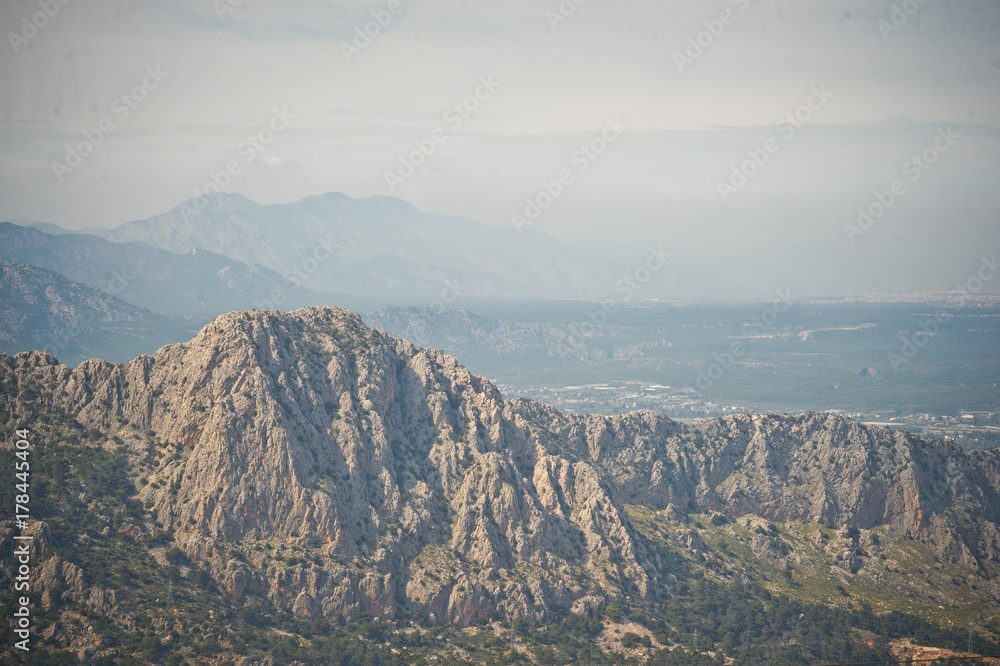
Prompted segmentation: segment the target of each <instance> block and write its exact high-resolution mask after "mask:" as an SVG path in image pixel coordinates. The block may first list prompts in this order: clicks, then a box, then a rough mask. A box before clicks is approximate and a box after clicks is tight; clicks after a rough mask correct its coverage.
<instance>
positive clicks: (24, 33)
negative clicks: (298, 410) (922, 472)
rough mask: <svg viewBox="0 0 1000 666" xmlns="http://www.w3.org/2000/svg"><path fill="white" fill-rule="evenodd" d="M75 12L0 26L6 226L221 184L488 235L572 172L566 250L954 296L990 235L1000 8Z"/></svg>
mask: <svg viewBox="0 0 1000 666" xmlns="http://www.w3.org/2000/svg"><path fill="white" fill-rule="evenodd" d="M46 1H51V3H52V5H51V6H50V7H49V12H50V14H54V15H52V16H51V17H50V16H45V15H44V14H42V13H40V12H43V6H44V5H45V2H46ZM63 1H64V2H66V4H65V5H62V4H59V2H58V0H42V2H39V1H38V0H35V1H27V0H24V1H22V0H8V1H7V2H4V3H3V6H2V8H0V25H2V27H3V32H4V35H5V38H4V43H3V44H2V48H0V50H2V51H3V56H2V57H0V77H2V81H3V84H4V86H3V90H4V94H3V95H2V96H0V107H2V120H0V174H2V179H3V181H2V182H3V185H2V187H3V189H2V197H0V219H9V218H15V217H26V218H32V219H38V220H43V221H48V222H55V223H58V224H61V225H64V226H67V227H73V228H77V227H85V226H89V225H98V226H115V225H118V224H120V223H122V222H125V221H128V220H131V219H140V218H144V217H148V216H150V215H153V214H156V213H159V212H163V211H165V210H167V209H169V208H171V207H173V206H175V205H176V204H178V203H180V202H181V201H182V200H185V199H188V198H190V197H191V196H193V194H194V191H195V189H199V190H200V189H202V188H204V186H205V185H206V184H207V183H209V182H211V174H212V173H217V172H220V171H224V170H225V169H226V165H227V162H230V161H231V162H233V163H235V167H237V168H236V169H233V170H234V171H238V173H236V175H233V176H231V177H230V178H229V183H228V186H226V187H225V188H224V189H226V190H227V191H232V192H240V193H242V194H245V195H246V196H248V197H250V198H251V199H253V200H255V201H257V202H260V203H274V202H291V201H295V200H297V199H300V198H302V197H304V196H308V195H311V194H319V193H323V192H329V191H339V192H344V193H346V194H349V195H351V196H353V197H365V196H370V195H376V194H394V195H395V196H399V197H401V198H403V199H405V200H407V201H409V202H411V203H413V204H414V205H416V206H418V207H420V208H422V209H424V210H427V211H431V212H437V213H447V214H454V215H463V216H468V217H472V218H475V219H478V220H480V221H482V222H485V223H487V224H493V225H510V224H511V215H512V214H514V213H522V214H523V213H524V211H525V207H526V203H525V198H526V197H531V198H535V197H536V196H537V195H538V194H539V193H540V192H544V189H543V186H542V182H543V181H546V182H551V181H557V180H558V178H559V175H560V172H563V171H566V172H567V173H568V175H569V178H567V183H568V184H565V185H564V186H563V188H562V192H561V194H560V195H559V196H558V197H556V198H555V200H554V202H552V204H551V205H550V206H549V208H548V209H547V210H545V211H544V212H543V213H542V214H541V215H540V216H539V217H538V218H537V219H536V220H534V221H532V225H533V226H535V227H536V228H538V229H542V230H544V231H547V232H549V233H552V234H553V235H555V236H557V237H560V238H563V239H566V240H588V241H593V240H600V241H608V240H618V241H643V240H658V241H662V240H663V239H664V238H668V239H670V240H672V241H675V242H677V243H680V244H700V245H702V246H703V247H713V248H717V249H718V252H719V254H721V255H725V254H732V253H737V252H742V253H748V252H749V253H765V252H769V251H770V249H772V248H775V247H778V246H780V247H787V246H789V245H790V244H805V245H804V246H803V247H805V248H809V247H813V246H814V245H813V244H822V245H819V247H828V248H831V251H835V252H872V253H878V252H890V253H891V252H896V253H897V254H898V253H900V252H902V253H912V255H913V256H914V257H921V258H925V257H927V256H928V255H930V254H931V253H935V252H940V253H942V256H945V257H946V259H945V261H947V262H952V263H953V266H952V268H953V269H954V271H957V274H961V271H962V270H964V269H963V268H962V266H963V265H964V264H965V263H967V264H968V265H969V267H970V268H974V267H975V266H976V264H977V263H978V260H979V255H980V254H982V253H983V252H990V251H992V252H995V251H996V244H997V240H998V238H1000V233H998V229H1000V224H998V216H997V214H998V212H1000V187H998V184H1000V141H998V138H1000V137H998V127H1000V44H998V38H1000V3H997V2H995V0H969V1H961V2H958V1H956V2H937V1H935V0H928V1H927V2H925V3H923V4H921V3H920V2H918V1H917V0H907V2H902V1H899V2H895V3H893V2H880V1H866V2H847V1H844V0H829V1H827V0H812V1H810V2H788V1H778V0H760V1H759V2H753V1H750V0H739V1H736V2H734V1H733V0H717V1H714V2H706V1H704V0H698V1H693V0H692V1H685V2H678V1H661V2H653V1H651V0H646V1H643V2H636V1H633V2H628V1H625V2H622V1H617V2H609V1H608V0H576V1H577V2H580V4H579V5H577V4H576V3H575V2H573V0H564V1H563V2H562V3H561V4H560V2H559V1H557V0H547V1H542V2H528V1H525V2H519V1H514V0H503V1H495V2H477V1H474V0H421V1H420V2H416V1H407V0H399V1H398V2H395V1H394V2H388V1H373V2H354V1H342V2H336V3H333V2H321V1H318V0H317V1H309V0H292V1H287V0H283V1H282V2H277V1H270V0H242V2H239V0H217V1H216V2H215V3H214V4H213V3H212V2H210V1H208V0H199V1H197V2H194V1H190V0H174V1H167V0H164V1H162V2H144V1H140V0H133V1H131V2H125V1H120V2H119V1H112V0H105V1H101V0H97V1H88V2H84V1H83V0H68V1H67V0H63ZM560 7H562V10H560ZM53 8H57V10H54V9H53ZM570 9H572V10H573V11H572V12H570V11H569V10H570ZM392 10H396V13H393V11H392ZM907 11H909V12H911V13H907ZM373 12H374V14H373ZM378 19H381V21H382V23H384V24H385V25H379V24H378V23H375V21H377V20H378ZM563 19H564V20H563ZM32 22H33V23H35V24H36V25H41V27H40V28H38V29H37V31H35V30H34V27H35V26H31V27H28V25H29V24H31V23H32ZM366 27H367V28H368V30H369V32H370V33H373V34H375V36H374V37H370V38H367V39H368V43H367V46H365V42H364V41H363V40H361V39H358V40H357V43H356V44H355V40H356V38H357V35H358V31H364V30H365V28H366ZM376 28H377V30H376ZM36 32H37V34H35V33H36ZM713 33H717V34H713ZM29 36H30V38H29ZM689 40H690V41H689ZM698 41H700V42H701V43H702V46H700V47H693V46H691V44H692V43H697V42H698ZM345 45H351V47H353V49H355V50H351V49H348V51H349V53H347V54H346V55H345ZM706 45H707V46H706ZM699 49H700V53H699ZM677 54H680V55H683V56H684V58H687V60H684V59H679V58H678V55H677ZM150 72H158V74H157V75H156V76H153V75H152V74H151V73H150ZM481 81H487V82H492V83H491V85H490V86H488V87H487V86H484V85H483V84H482V83H481ZM137 86H138V88H137ZM477 92H478V93H479V99H476V98H475V95H476V93H477ZM123 95H124V96H125V97H124V99H123V98H122V96H123ZM470 96H472V97H470ZM466 98H468V99H466ZM463 100H465V104H466V107H465V109H463V111H462V112H461V114H464V116H467V117H463V115H460V114H459V112H456V111H452V112H451V113H450V114H447V115H446V112H447V111H448V110H449V108H451V107H452V106H453V105H454V104H456V103H459V104H461V103H463ZM810 104H811V105H812V108H809V105H810ZM796 113H798V114H799V119H798V120H796V121H795V123H796V124H797V125H798V127H796V126H795V125H793V124H789V123H787V122H786V123H785V124H784V125H782V126H780V127H779V126H776V122H777V121H778V120H779V119H781V118H783V117H785V116H786V115H787V114H793V118H794V114H796ZM102 121H103V122H104V127H105V128H109V127H112V126H113V128H112V129H111V131H110V132H107V133H105V132H102V131H101V130H100V128H101V125H102ZM609 122H610V123H611V125H610V126H609V124H608V123H609ZM269 124H270V125H271V127H272V128H274V129H277V130H278V131H276V132H274V133H273V134H269V132H270V130H268V129H266V128H268V125H269ZM609 127H615V128H616V129H608V128H609ZM949 128H950V130H949ZM602 131H603V132H604V135H605V136H604V137H603V138H599V137H601V136H602ZM85 132H88V133H89V136H90V137H91V139H87V138H86V135H85V134H84V133H85ZM262 132H263V133H262ZM249 137H257V138H256V141H257V148H253V147H252V146H251V144H250V143H244V142H247V141H248V138H249ZM435 137H436V138H437V139H438V141H435V140H434V139H435ZM95 139H100V141H99V142H98V141H95ZM268 139H271V140H270V141H269V142H268V141H267V140H268ZM612 139H613V141H611V140H612ZM606 140H607V141H606ZM88 141H93V142H94V143H97V144H98V145H95V147H94V149H93V152H92V154H89V155H84V156H82V157H81V158H80V159H79V160H78V164H77V165H76V166H75V168H73V169H72V170H71V171H67V170H66V169H63V168H61V167H60V168H58V169H54V168H53V162H60V163H64V164H65V163H67V150H68V148H69V147H76V146H78V145H79V144H80V143H81V142H85V143H86V142H88ZM418 141H422V142H424V146H425V148H427V147H428V146H432V147H433V154H431V155H430V156H429V157H426V159H424V160H423V163H422V164H421V165H420V166H419V167H417V168H416V169H415V172H414V173H413V174H412V175H410V176H409V177H407V178H405V179H404V180H403V181H402V182H398V181H397V182H396V183H395V184H394V187H395V189H394V190H393V189H391V188H390V185H389V184H388V183H387V179H386V172H387V171H397V170H398V169H399V166H400V159H401V157H404V158H405V156H407V155H409V154H411V153H412V152H413V151H415V150H417V144H416V142H418ZM935 141H937V146H936V147H935ZM241 144H242V146H243V147H242V148H241ZM587 145H592V147H593V148H594V150H595V151H598V150H600V149H601V148H602V147H603V148H605V150H604V152H603V154H601V155H600V156H597V155H596V154H594V153H592V155H593V156H594V157H595V158H596V159H594V160H593V161H591V160H590V159H589V158H587V157H585V156H583V154H582V153H581V152H578V151H579V150H580V148H581V147H583V146H587ZM768 147H770V149H771V152H768V151H767V148H768ZM86 148H87V146H86V145H85V146H83V149H84V151H85V150H86ZM258 148H259V150H258ZM747 151H751V153H748V152H747ZM428 152H430V151H428ZM925 152H926V153H927V156H926V157H927V159H930V158H933V161H934V163H933V164H930V163H924V164H923V165H922V166H921V165H916V164H915V163H912V162H908V161H909V160H911V158H912V157H913V156H914V155H917V156H919V155H922V154H924V153H925ZM254 153H256V154H254ZM753 154H756V156H757V157H758V161H762V162H763V164H761V165H760V166H758V165H756V164H748V165H745V166H744V171H746V172H753V173H752V175H750V176H749V177H748V178H747V179H746V182H745V184H741V183H740V180H739V179H738V178H737V180H735V181H733V180H730V179H731V176H732V174H733V169H734V167H736V168H739V166H740V165H741V163H743V162H745V161H746V160H748V159H751V156H752V155H753ZM251 157H253V159H252V161H251V159H250V158H251ZM420 157H423V156H422V155H421V156H417V159H418V161H419V158H420ZM764 157H766V161H765V160H764V159H763V158H764ZM69 159H70V161H71V162H76V161H77V160H75V158H73V157H72V156H70V158H69ZM584 164H586V167H587V168H586V169H585V170H584V169H583V165H584ZM69 166H72V165H69ZM57 170H58V171H59V173H56V171H57ZM565 175H566V174H564V176H565ZM60 179H61V181H60ZM223 180H225V178H223ZM894 180H898V181H900V182H899V183H898V189H897V191H898V194H895V195H892V196H893V198H894V199H895V200H894V201H893V202H892V203H891V204H889V205H888V206H887V208H888V210H887V211H886V212H885V213H884V215H883V216H882V217H881V218H880V219H878V220H875V221H874V223H873V224H872V225H871V226H870V228H869V229H867V230H864V233H862V234H860V235H856V234H855V235H854V237H853V240H854V243H853V244H852V243H850V242H849V239H848V235H850V234H848V233H846V232H845V229H844V225H845V224H849V223H852V222H854V221H855V220H856V218H857V217H858V215H857V208H858V207H859V206H864V207H869V206H871V205H872V204H873V202H876V196H875V194H874V193H875V191H876V190H878V191H880V192H881V191H887V192H889V193H890V194H891V190H892V183H893V181H894ZM720 182H727V183H728V184H729V185H732V186H733V189H732V190H727V191H726V192H724V193H720V185H719V184H720ZM734 183H735V184H740V185H741V186H739V187H736V186H735V185H734ZM551 187H552V186H550V189H551ZM553 191H554V190H553ZM723 194H725V197H724V196H723ZM887 196H888V195H883V197H882V198H883V201H886V202H887V201H888V200H889V199H888V198H887ZM724 198H725V201H724ZM542 202H545V197H544V196H543V197H542ZM873 210H875V211H876V212H877V211H878V206H875V207H874V209H873ZM977 253H978V254H977Z"/></svg>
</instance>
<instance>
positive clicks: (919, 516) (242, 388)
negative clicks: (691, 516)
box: [0, 308, 1000, 624]
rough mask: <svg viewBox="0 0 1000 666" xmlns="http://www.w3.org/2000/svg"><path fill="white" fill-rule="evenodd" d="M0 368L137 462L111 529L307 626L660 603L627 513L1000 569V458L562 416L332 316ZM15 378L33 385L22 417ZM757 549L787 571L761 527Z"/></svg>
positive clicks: (778, 547)
mask: <svg viewBox="0 0 1000 666" xmlns="http://www.w3.org/2000/svg"><path fill="white" fill-rule="evenodd" d="M3 361H4V362H3V382H4V386H5V387H6V388H7V389H11V388H12V390H6V391H5V393H4V394H3V396H2V397H0V408H2V409H3V410H4V411H6V412H7V413H9V414H12V415H19V417H27V416H30V414H31V413H33V412H35V411H37V410H45V409H51V410H58V409H61V410H65V411H66V412H68V413H70V414H72V415H73V418H75V419H76V421H77V422H79V424H82V427H83V428H85V429H87V430H88V431H96V432H99V433H101V436H102V437H103V438H105V439H106V440H108V446H113V444H112V443H111V441H112V439H113V438H117V440H118V441H120V442H121V446H123V447H125V448H126V449H127V450H128V451H129V455H130V456H131V460H132V461H133V469H132V470H131V471H130V473H131V474H132V475H133V476H134V478H135V479H136V483H137V488H138V489H139V490H138V497H137V499H138V500H139V501H141V502H142V503H143V504H144V506H145V507H146V509H147V510H148V518H147V520H146V522H145V523H142V522H134V521H133V522H128V521H125V522H124V523H123V524H122V525H121V526H119V527H118V528H117V529H118V530H119V532H121V533H127V534H130V535H132V537H133V538H134V539H135V540H136V541H137V542H139V543H145V541H146V540H147V537H149V536H150V535H151V534H152V533H153V532H154V531H159V530H161V529H162V530H168V531H169V532H170V533H171V534H172V539H173V542H174V544H175V545H176V546H177V547H179V548H180V549H181V550H182V551H183V552H184V553H185V554H186V556H187V558H189V560H190V562H191V563H193V564H196V565H197V566H199V567H202V568H204V569H205V570H206V571H208V573H209V574H210V575H211V576H212V578H213V579H214V580H215V581H216V583H217V585H218V586H219V588H220V589H221V590H222V591H224V593H225V594H228V595H230V596H232V597H239V596H240V595H242V594H244V593H247V592H251V591H257V592H261V593H264V594H267V595H268V596H270V597H271V598H272V599H273V600H275V601H276V602H278V603H279V604H282V605H283V606H284V607H286V608H288V609H290V610H291V611H293V612H295V613H296V614H299V615H303V616H315V615H324V616H327V617H333V616H334V615H336V614H338V613H345V614H352V613H357V612H360V611H364V612H367V613H371V614H373V615H380V616H388V617H391V616H395V615H397V614H399V613H400V612H401V611H403V612H418V613H426V614H428V615H431V616H433V617H434V618H435V619H437V620H447V621H450V622H455V623H458V624H469V623H472V622H475V621H477V620H480V619H484V618H487V617H488V616H490V615H491V614H494V613H496V614H499V615H501V616H507V617H523V618H526V619H527V620H528V621H529V622H535V621H537V620H538V619H540V618H541V617H543V616H544V615H545V614H546V613H547V612H548V611H549V610H551V609H552V608H554V607H555V606H557V605H559V606H564V607H566V608H574V609H586V608H592V607H593V606H594V603H595V601H594V600H595V599H601V598H612V597H625V596H631V597H633V598H636V599H653V598H656V597H657V596H658V595H661V594H663V593H664V591H665V585H666V584H667V581H668V580H671V579H672V574H671V572H670V570H669V566H668V564H667V563H666V562H665V561H664V560H663V559H661V555H660V554H659V553H658V551H657V550H656V549H655V548H653V547H652V546H651V544H650V542H648V541H647V539H646V538H645V537H643V536H642V534H641V533H640V532H639V531H638V530H637V529H636V527H635V526H634V525H633V524H632V522H631V520H630V518H629V514H628V512H627V511H626V505H627V504H639V505H645V506H646V507H649V508H651V509H654V510H660V511H662V512H663V513H664V515H666V516H668V517H669V519H670V520H671V521H675V522H681V521H685V520H687V515H686V514H687V512H689V511H691V512H693V511H699V512H711V511H714V512H716V513H715V514H713V517H712V521H711V522H712V523H713V524H718V525H722V524H724V523H726V522H728V520H730V519H735V518H739V517H740V516H744V515H747V514H755V515H756V516H760V517H762V518H760V519H759V520H762V521H766V520H776V521H782V522H806V521H815V522H819V523H823V524H826V525H830V526H834V527H835V528H838V529H839V528H843V530H841V531H842V532H843V534H840V533H838V539H837V543H836V544H831V545H830V546H829V547H828V548H834V549H835V548H840V550H841V551H847V552H848V555H847V557H844V558H840V560H838V562H839V563H838V566H841V567H842V568H843V569H844V570H845V571H849V572H855V571H857V570H858V568H859V567H860V566H863V558H864V557H865V556H869V555H872V554H877V553H876V552H875V549H876V548H877V547H878V544H877V541H876V540H875V538H874V537H873V536H872V534H871V533H870V532H869V531H868V530H869V529H870V528H872V527H874V526H877V525H888V526H890V527H892V528H893V529H897V530H900V531H902V532H904V533H906V534H908V535H910V536H912V537H914V538H916V539H919V540H921V541H924V542H926V543H928V544H930V545H932V546H933V547H934V548H935V549H936V550H937V552H938V553H939V554H940V556H941V557H942V558H943V559H945V560H947V561H949V562H953V563H957V564H963V565H966V566H971V567H974V568H977V569H980V570H981V571H982V572H983V573H984V574H986V575H994V574H995V573H996V572H997V570H998V568H1000V567H998V564H1000V563H998V559H997V553H998V552H1000V539H998V535H1000V530H998V529H997V524H998V523H1000V514H998V512H1000V502H998V501H997V500H998V499H1000V455H998V453H997V452H996V451H978V452H975V453H970V454H966V453H964V452H962V451H961V449H959V448H958V447H957V446H955V445H954V444H952V443H948V442H939V441H926V440H922V439H920V438H917V437H914V436H912V435H908V434H905V433H901V432H896V431H892V430H887V429H883V428H874V427H867V426H864V425H862V424H859V423H856V422H853V421H849V420H846V419H842V418H839V417H835V416H830V415H824V414H810V415H805V416H801V417H782V416H754V417H750V416H733V417H727V418H719V419H707V420H705V421H701V422H698V423H696V424H693V425H682V424H680V423H677V422H675V421H672V420H671V419H669V418H666V417H664V416H662V415H657V414H654V413H652V412H648V411H642V412H635V413H631V414H627V415H624V416H620V417H600V416H583V417H573V416H567V415H564V414H561V413H559V412H558V411H556V410H555V409H553V408H551V407H548V406H545V405H541V404H538V403H534V402H531V401H527V400H504V399H503V398H502V396H501V395H500V393H499V392H498V391H497V389H496V388H495V387H493V386H492V385H491V384H490V383H489V382H488V381H486V380H484V379H481V378H479V377H476V376H474V375H472V374H470V373H469V372H468V371H467V370H466V369H465V368H464V367H462V366H461V365H460V364H459V363H458V362H457V361H456V360H455V359H454V358H451V357H449V356H447V355H445V354H442V353H440V352H436V351H433V350H429V349H419V348H416V347H414V346H413V345H412V344H410V343H409V342H406V341H403V340H397V339H394V338H391V337H389V336H387V335H385V334H384V333H382V332H380V331H376V330H372V329H370V328H368V327H366V326H364V325H363V324H362V323H361V321H360V319H358V317H357V316H356V315H354V314H352V313H350V312H347V311H344V310H340V309H337V308H307V309H303V310H298V311H296V312H293V313H275V312H263V311H250V312H234V313H230V314H227V315H223V316H221V317H218V318H217V319H216V320H215V321H213V322H212V323H211V324H209V325H208V326H206V327H205V328H204V329H202V331H201V332H199V333H198V335H197V336H196V337H195V338H194V339H193V340H191V341H190V342H188V343H184V344H176V345H168V346H166V347H163V348H162V349H160V350H159V351H158V352H157V353H156V354H154V355H152V356H141V357H139V358H137V359H135V360H133V361H131V362H128V363H123V364H117V365H116V364H111V363H107V362H105V361H100V360H93V361H87V362H85V363H83V364H81V365H80V366H79V367H78V368H76V369H75V370H70V369H69V368H67V367H66V366H60V365H58V364H57V362H56V360H55V359H54V358H53V357H51V356H49V355H47V354H43V353H31V354H28V353H25V354H19V355H17V356H15V357H11V358H6V359H4V360H3ZM22 382H31V383H32V385H36V386H38V387H39V388H38V389H37V390H35V394H34V396H33V399H32V400H25V399H23V396H21V395H20V394H19V393H18V390H19V389H18V387H19V386H21V383H22ZM758 537H759V538H758ZM677 538H678V540H679V541H678V543H680V544H681V545H682V547H683V548H685V549H688V550H691V551H694V552H698V551H701V550H703V549H704V547H705V546H704V543H703V542H702V541H701V539H700V537H698V536H697V534H695V533H693V532H690V531H687V532H683V533H681V534H680V535H679V536H678V537H677ZM841 542H843V543H841ZM841 546H843V547H842V548H841ZM752 547H753V550H754V552H755V553H758V554H759V555H760V556H761V557H765V558H769V559H773V560H782V558H786V557H787V556H788V552H787V549H786V547H785V544H784V542H783V541H782V539H781V537H780V536H779V535H777V534H776V533H771V532H769V531H768V530H767V529H764V528H763V527H762V528H761V533H760V534H757V535H755V536H754V538H753V543H752ZM838 553H839V551H838ZM834 555H836V556H837V557H839V554H834V553H833V552H832V551H831V556H834ZM161 557H162V555H161ZM48 566H49V567H50V568H52V567H56V564H53V565H48ZM46 571H48V570H46ZM46 575H49V574H48V573H46ZM51 575H52V576H54V577H62V578H66V576H67V575H68V576H70V578H71V577H72V572H70V573H69V574H66V573H65V571H63V570H62V569H60V570H59V571H52V572H51ZM67 580H68V579H67ZM67 585H69V587H71V588H72V587H73V584H71V583H67ZM73 589H75V588H73ZM80 594H81V595H82V594H83V592H82V591H81V592H80ZM87 594H89V595H90V596H89V597H88V599H89V600H90V602H91V603H92V604H97V605H99V606H101V607H109V608H110V607H113V605H114V603H115V599H114V598H113V596H109V595H108V594H107V593H106V592H105V591H102V590H91V591H90V592H88V593H87ZM95 595H96V597H95ZM97 597H99V598H97Z"/></svg>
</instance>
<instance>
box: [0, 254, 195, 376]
mask: <svg viewBox="0 0 1000 666" xmlns="http://www.w3.org/2000/svg"><path fill="white" fill-rule="evenodd" d="M0 316H2V317H3V321H4V325H3V326H2V327H0V348H2V349H3V350H4V351H9V352H16V351H22V350H28V349H44V350H46V351H48V352H50V353H51V354H53V355H55V356H57V357H58V358H60V359H61V360H63V362H66V363H78V362H80V361H83V360H85V359H88V358H94V357H102V358H106V359H108V360H113V361H123V360H128V359H131V358H133V357H134V356H136V355H137V354H140V353H142V352H144V351H148V350H151V349H155V348H156V347H158V346H161V345H163V344H166V343H168V342H175V341H179V340H182V339H185V338H187V337H190V335H191V334H192V333H193V332H194V331H196V330H197V329H198V327H199V326H200V325H201V324H202V323H204V322H202V321H199V320H197V319H194V318H178V317H169V316H165V315H162V314H158V313H156V312H152V311H150V310H147V309H146V308H141V307H137V306H135V305H132V304H130V303H126V302H125V301H122V300H120V299H118V298H115V297H114V296H111V295H109V294H108V293H106V292H104V291H101V290H100V289H95V288H94V287H91V286H88V285H85V284H81V283H79V282H74V281H72V280H69V279H68V278H66V277H64V276H62V275H59V274H58V273H56V272H54V271H49V270H46V269H44V268H38V267H36V266H30V265H28V264H24V263H18V262H12V261H7V260H5V259H3V258H0Z"/></svg>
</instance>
